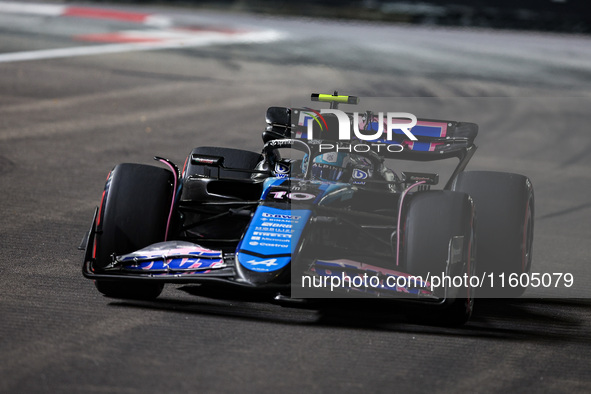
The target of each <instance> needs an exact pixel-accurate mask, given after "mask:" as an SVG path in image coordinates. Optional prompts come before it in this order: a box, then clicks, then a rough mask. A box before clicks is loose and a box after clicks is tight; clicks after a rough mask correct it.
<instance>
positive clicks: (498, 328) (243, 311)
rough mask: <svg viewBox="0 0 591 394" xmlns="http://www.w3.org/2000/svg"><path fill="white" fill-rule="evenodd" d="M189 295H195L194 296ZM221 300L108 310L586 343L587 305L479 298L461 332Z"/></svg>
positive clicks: (397, 319) (590, 316) (367, 315)
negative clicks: (161, 312) (145, 310)
mask: <svg viewBox="0 0 591 394" xmlns="http://www.w3.org/2000/svg"><path fill="white" fill-rule="evenodd" d="M192 294H193V295H195V292H192ZM225 298H226V299H221V300H220V299H219V298H216V299H212V298H206V297H203V296H197V297H195V299H194V301H193V300H187V299H177V298H167V297H162V298H159V299H157V300H155V301H127V300H121V301H119V300H117V301H115V300H114V301H113V302H111V303H110V305H111V306H113V307H120V308H144V309H150V310H159V311H165V312H170V313H185V314H193V315H206V316H218V317H223V318H230V319H240V320H252V321H258V322H262V323H270V324H282V325H305V326H310V327H316V328H320V329H321V328H337V327H338V328H339V329H354V330H370V331H374V330H375V331H391V332H406V333H417V334H427V335H448V336H464V337H481V338H491V339H501V340H508V341H513V340H514V341H531V342H553V343H556V342H565V343H573V342H575V343H577V342H581V343H583V342H584V343H589V342H591V313H590V312H591V300H578V299H575V300H573V299H527V298H523V299H480V300H477V303H476V308H475V312H474V314H473V315H472V318H471V319H470V321H469V322H468V323H467V324H465V325H464V326H462V327H439V326H430V325H424V324H418V323H415V322H413V319H412V318H410V317H409V316H408V315H407V314H405V313H404V312H402V313H400V312H398V313H396V312H394V313H393V312H391V311H392V310H393V309H394V307H395V306H393V305H394V304H392V305H390V309H389V310H387V309H385V308H384V307H383V305H381V306H380V307H372V306H369V307H363V308H345V307H340V308H339V307H336V308H330V309H328V308H324V309H322V310H310V309H300V308H284V307H281V306H278V305H272V304H268V303H258V302H256V301H260V300H257V299H248V300H237V299H235V298H234V297H225ZM253 301H255V302H253ZM367 305H369V304H366V306H367Z"/></svg>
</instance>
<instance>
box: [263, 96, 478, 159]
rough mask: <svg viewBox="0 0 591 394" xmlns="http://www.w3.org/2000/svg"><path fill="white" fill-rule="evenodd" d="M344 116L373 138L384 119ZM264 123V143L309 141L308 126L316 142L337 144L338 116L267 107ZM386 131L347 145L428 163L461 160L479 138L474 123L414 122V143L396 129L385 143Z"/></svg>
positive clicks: (431, 120) (425, 120) (372, 116)
mask: <svg viewBox="0 0 591 394" xmlns="http://www.w3.org/2000/svg"><path fill="white" fill-rule="evenodd" d="M343 113H344V114H346V115H347V117H348V120H349V127H350V128H351V129H352V127H353V122H354V121H355V119H356V120H357V123H358V124H357V127H358V130H359V131H360V132H361V133H362V134H364V135H375V134H376V133H377V131H378V130H379V126H380V125H379V122H380V121H382V122H384V120H385V117H379V115H378V114H377V113H372V112H370V111H366V112H362V113H359V114H358V115H357V117H355V116H354V113H349V112H343ZM266 120H267V129H266V130H265V132H263V140H264V141H265V142H267V141H270V140H273V139H284V138H292V139H308V131H309V130H310V128H309V126H310V124H311V128H312V131H313V136H314V138H315V139H321V140H323V141H334V142H337V141H338V140H339V134H338V130H339V124H338V119H337V116H335V115H333V114H321V113H320V111H319V110H315V109H312V108H286V107H270V108H269V109H268V110H267V116H266ZM386 129H387V128H386V125H384V127H383V130H384V133H383V134H382V135H381V136H379V137H378V138H376V139H372V140H371V141H367V140H363V141H361V140H356V139H354V140H352V141H347V142H350V143H355V142H364V143H370V144H384V145H398V146H399V149H392V150H386V149H385V150H383V151H382V152H383V156H384V157H386V158H392V159H402V160H418V161H431V160H441V159H446V158H450V157H457V158H459V159H460V160H462V159H464V158H465V157H466V156H467V155H468V154H469V152H470V151H473V150H474V149H475V148H476V146H475V145H474V139H475V138H476V136H477V135H478V125H477V124H475V123H469V122H457V121H449V120H434V119H422V118H420V119H417V123H416V125H415V126H414V127H412V128H410V129H409V131H410V132H411V133H412V135H413V136H414V137H416V141H412V140H410V139H409V138H408V136H407V135H405V134H404V133H403V131H402V130H398V129H395V130H393V133H392V138H391V139H387V138H386V132H385V130H386ZM351 135H354V134H353V133H351ZM339 142H340V143H343V142H344V141H339Z"/></svg>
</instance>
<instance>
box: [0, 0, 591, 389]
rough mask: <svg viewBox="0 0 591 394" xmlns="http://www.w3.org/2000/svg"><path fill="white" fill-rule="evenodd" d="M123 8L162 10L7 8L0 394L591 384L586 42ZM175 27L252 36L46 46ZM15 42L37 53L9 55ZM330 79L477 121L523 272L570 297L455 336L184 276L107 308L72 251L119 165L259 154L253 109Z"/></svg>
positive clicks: (553, 297)
mask: <svg viewBox="0 0 591 394" xmlns="http://www.w3.org/2000/svg"><path fill="white" fill-rule="evenodd" d="M101 7H103V8H104V7H105V5H104V4H101ZM126 10H128V11H130V12H134V13H140V14H141V13H157V14H159V15H164V16H166V18H168V19H166V20H165V23H160V24H157V26H150V25H149V24H146V23H145V20H144V19H142V20H140V21H139V22H138V21H137V20H136V21H130V20H125V18H123V19H121V18H119V19H113V18H110V19H109V18H107V19H104V18H103V19H96V18H87V17H86V18H82V17H80V15H78V16H69V17H65V16H59V15H53V16H51V15H47V14H39V15H34V14H31V13H28V14H22V13H20V14H18V13H17V14H15V13H9V14H7V13H0V19H1V23H0V37H1V40H0V70H1V71H0V190H1V191H2V193H0V207H1V208H0V392H15V393H16V392H20V393H25V392H121V393H128V392H302V391H305V392H359V391H365V392H402V391H405V392H432V391H433V392H460V391H465V392H500V391H503V392H524V391H529V392H589V391H590V390H591V372H590V369H589V365H591V362H590V361H591V358H590V353H591V313H590V311H591V309H590V306H591V303H590V301H589V299H588V297H589V293H588V290H586V288H587V287H588V286H587V283H588V281H589V280H591V276H590V275H589V264H590V263H591V261H590V257H589V256H590V254H591V253H590V252H591V250H590V246H589V239H591V225H590V223H591V203H590V202H589V197H588V196H589V192H590V191H591V187H590V185H591V176H590V175H589V168H590V166H591V158H590V155H589V150H590V149H591V137H589V131H588V126H589V120H590V118H589V115H588V108H589V105H587V104H588V103H589V102H590V101H589V100H590V96H591V39H590V38H588V37H583V36H559V35H547V34H539V33H517V32H496V31H488V30H461V29H439V28H424V27H414V26H395V25H394V26H391V25H382V24H367V23H363V22H356V23H341V22H335V21H327V20H299V19H296V18H278V17H277V18H275V17H260V16H250V15H243V14H232V13H223V12H207V11H201V10H184V9H174V8H167V9H155V8H150V9H146V8H141V7H136V8H127V9H126ZM140 19H141V18H140ZM169 22H170V23H169ZM178 26H183V27H187V26H190V27H191V29H192V31H193V32H195V31H201V32H202V31H208V32H211V31H214V32H215V31H218V32H219V31H220V30H222V31H225V33H224V34H226V35H227V36H239V35H240V34H246V33H244V32H245V31H248V32H252V31H253V30H254V31H259V32H260V31H264V32H266V33H265V34H263V35H262V36H257V37H258V38H257V40H258V41H257V42H250V43H248V42H246V43H245V42H237V41H232V40H235V39H236V37H233V38H232V39H228V37H225V38H224V39H223V40H221V39H219V37H217V36H216V37H217V38H216V40H218V41H215V40H213V41H211V40H210V41H208V40H203V39H202V37H201V38H198V39H197V38H195V37H192V38H195V39H194V40H193V41H192V42H191V44H186V45H183V44H180V45H179V43H178V42H175V43H170V42H169V43H168V44H170V45H169V46H170V48H168V49H166V48H165V49H157V48H151V49H150V50H141V51H138V50H135V49H133V48H127V49H125V48H123V49H119V50H111V51H109V50H107V51H104V50H102V49H101V50H98V51H96V54H94V55H90V54H88V55H85V56H76V54H77V53H76V52H75V51H68V50H66V51H65V52H61V53H62V55H61V56H59V57H58V56H55V52H49V54H48V52H43V51H46V50H54V49H56V48H66V49H68V48H73V47H98V46H101V45H111V44H115V43H117V42H118V43H121V40H122V39H121V36H120V35H117V37H116V38H115V41H116V42H112V41H110V42H106V41H108V40H113V39H114V38H113V36H109V37H110V38H105V36H104V34H105V33H113V32H120V31H128V30H142V31H143V30H146V29H148V30H149V29H165V30H166V29H170V28H174V27H178ZM229 31H230V32H231V33H228V32H229ZM269 31H271V32H272V34H270V35H269V34H267V33H269ZM160 33H162V32H160ZM169 33H170V32H169ZM89 34H101V35H103V36H101V37H102V41H101V40H98V39H97V36H94V41H93V40H92V39H90V38H89V37H88V36H87V37H86V39H83V38H81V36H84V35H89ZM142 34H145V32H143V33H142ZM150 34H152V33H150ZM191 34H193V33H191ZM261 37H264V38H261ZM184 39H186V37H185V38H184ZM97 40H98V41H97ZM105 40H106V41H105ZM222 41H223V42H222ZM168 44H167V45H168ZM39 51H41V52H39ZM93 51H95V49H93ZM22 52H31V53H32V52H34V53H36V55H28V56H33V58H32V59H31V60H18V56H17V57H14V55H11V56H12V57H11V56H4V55H6V54H14V53H22ZM52 53H53V55H52ZM40 54H41V55H40ZM78 54H79V53H78ZM35 57H37V58H35ZM15 59H17V60H15ZM334 89H338V90H339V91H341V92H343V93H356V94H358V95H360V96H364V95H365V96H378V97H379V96H397V97H436V98H438V99H439V100H443V101H445V102H446V103H448V102H452V103H454V101H453V100H455V98H457V97H469V98H470V99H467V100H466V99H461V100H463V101H459V102H456V103H460V104H461V107H462V108H463V109H462V111H463V112H462V111H460V112H458V114H460V115H462V116H464V119H462V120H473V119H472V118H468V115H470V114H472V115H473V118H478V119H477V120H478V121H480V122H481V123H484V124H485V125H486V127H481V133H480V136H479V137H478V139H477V142H479V146H480V149H479V151H478V153H477V154H476V157H475V159H474V161H473V168H480V169H482V168H488V169H492V170H500V171H513V172H520V173H525V174H527V175H529V176H530V177H531V179H532V180H533V183H534V186H535V188H536V204H537V206H536V230H535V244H534V271H540V272H542V271H543V272H552V271H554V272H567V271H570V272H573V273H574V275H575V281H576V282H577V284H578V287H577V289H578V290H577V292H574V293H573V292H572V291H570V292H569V291H568V289H564V288H562V289H555V290H550V291H549V292H546V293H543V292H542V293H540V297H541V296H544V297H543V298H540V297H535V296H536V294H538V293H536V290H533V292H530V291H528V294H530V295H533V296H534V297H529V298H523V299H519V300H479V301H480V302H477V304H476V309H475V313H474V316H473V318H472V320H471V321H470V322H469V323H468V324H467V325H466V326H465V327H462V328H457V329H451V328H439V327H430V326H423V325H419V324H413V323H412V322H410V321H408V320H407V319H406V318H405V317H404V316H400V315H398V314H396V313H395V311H394V310H392V311H380V312H376V311H371V312H368V313H364V314H357V313H338V314H328V315H327V314H322V313H320V312H316V311H307V310H299V309H288V308H282V307H279V306H275V305H267V304H257V303H250V302H243V301H240V300H231V301H230V300H214V299H210V298H205V297H199V296H191V295H188V294H186V293H185V292H183V291H179V290H178V289H177V287H176V286H168V287H167V288H166V289H165V291H164V293H163V295H162V296H161V297H160V298H159V299H158V300H157V301H155V302H131V301H119V300H112V299H108V298H105V297H103V296H101V295H100V294H99V293H98V292H97V291H96V290H95V289H94V286H93V285H92V283H91V282H90V281H88V280H85V279H84V278H83V277H82V275H81V272H80V268H81V262H82V253H81V252H80V251H78V250H76V247H77V246H78V244H79V243H80V240H81V238H82V235H83V234H84V232H85V231H86V230H87V227H88V226H89V225H90V220H91V215H92V212H93V209H94V207H95V206H96V205H98V203H99V200H100V194H101V192H102V188H103V184H104V179H105V177H106V174H107V172H108V171H109V170H110V169H111V168H112V167H113V166H114V165H115V164H117V163H120V162H138V163H146V164H151V158H152V156H154V155H156V154H157V155H160V156H165V157H169V158H171V159H172V160H173V161H176V162H177V163H182V161H183V160H184V157H185V155H186V154H187V153H189V151H190V149H191V148H192V147H194V146H201V145H220V146H227V147H240V148H244V149H251V150H258V149H260V146H261V141H260V132H261V131H262V130H263V127H264V111H265V109H266V107H268V106H271V105H290V103H291V101H292V100H296V99H302V98H305V97H307V95H308V94H309V93H310V92H313V91H316V92H318V91H319V92H331V91H332V90H334ZM476 97H489V98H490V97H496V99H494V100H498V101H495V102H494V103H493V104H490V103H491V101H490V100H492V99H482V98H478V99H477V98H476ZM448 99H449V100H448ZM487 100H488V101H487ZM494 100H493V101H494ZM440 102H442V101H440ZM485 105H489V106H491V107H490V108H493V109H492V110H490V111H489V110H487V109H486V108H489V107H482V106H485ZM452 107H454V106H452ZM450 111H451V110H450ZM499 114H502V115H499ZM493 115H494V116H493ZM481 126H482V124H481ZM537 291H538V292H540V291H541V290H540V289H538V290H537ZM553 291H555V292H553ZM386 312H387V313H386ZM384 315H386V316H387V317H384Z"/></svg>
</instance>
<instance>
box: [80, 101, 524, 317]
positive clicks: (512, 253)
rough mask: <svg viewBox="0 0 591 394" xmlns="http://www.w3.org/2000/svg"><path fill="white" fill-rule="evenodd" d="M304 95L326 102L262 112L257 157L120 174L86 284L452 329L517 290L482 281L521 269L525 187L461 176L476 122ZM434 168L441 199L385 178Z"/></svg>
mask: <svg viewBox="0 0 591 394" xmlns="http://www.w3.org/2000/svg"><path fill="white" fill-rule="evenodd" d="M312 101H314V102H316V103H318V105H319V106H322V105H324V106H326V105H327V104H328V105H330V108H329V109H312V108H308V107H293V108H284V107H271V108H269V109H268V110H267V116H266V121H267V128H266V130H265V131H264V132H263V141H264V145H263V148H262V152H261V153H256V152H250V151H245V150H239V149H230V148H219V147H198V148H195V149H193V150H192V152H191V153H190V154H189V156H188V157H187V159H186V161H185V164H184V167H183V170H182V171H180V170H179V168H178V167H177V166H175V165H174V164H173V163H172V162H170V161H169V160H167V159H164V158H160V157H156V158H155V159H156V160H157V161H159V162H160V163H162V164H163V165H164V166H166V167H167V168H160V167H155V166H148V165H141V164H129V163H125V164H119V165H117V166H116V167H115V168H114V169H113V170H112V171H111V172H110V174H109V175H108V178H107V182H106V185H105V188H104V192H103V195H102V200H101V203H100V206H99V207H98V208H97V209H96V210H95V214H94V218H93V220H92V226H91V228H90V231H89V232H88V233H87V234H86V237H85V239H84V241H83V246H82V248H84V249H85V250H86V252H85V258H84V264H83V274H84V276H85V277H87V278H89V279H93V280H94V283H95V285H96V288H97V289H98V290H99V292H101V293H102V294H104V295H105V296H108V297H115V298H133V299H151V298H155V297H157V296H158V295H159V294H160V293H161V291H162V289H163V286H164V284H165V283H176V284H184V285H185V287H187V286H188V287H189V288H207V287H214V288H216V289H217V290H220V291H221V292H228V293H230V292H233V293H234V292H238V293H243V294H257V297H258V298H257V300H267V301H269V302H274V303H278V304H281V305H297V306H302V305H305V306H306V307H312V308H315V307H319V305H322V307H323V308H324V307H326V306H327V305H330V304H331V302H336V300H335V299H338V300H339V302H341V303H342V302H343V299H347V298H352V299H353V298H354V299H355V301H356V302H359V301H361V302H373V301H375V302H379V303H384V304H387V305H404V306H405V307H408V306H409V305H410V307H411V309H416V310H419V311H420V312H419V316H421V317H423V318H424V321H428V322H434V323H437V324H446V325H458V324H463V323H464V322H466V321H467V320H468V319H469V317H470V315H471V313H472V309H473V304H474V297H475V296H484V297H496V296H510V297H514V296H519V295H520V294H521V293H523V291H524V290H525V288H523V287H514V288H511V289H505V288H503V289H497V288H494V286H492V285H491V284H492V280H491V281H490V284H489V281H487V278H491V279H492V278H493V277H494V276H498V275H509V274H511V273H517V274H521V273H529V272H530V270H531V260H532V242H533V224H534V223H533V222H534V219H533V218H534V195H533V188H532V184H531V182H530V180H529V179H528V178H527V177H525V176H523V175H518V174H511V173H501V172H489V171H464V170H465V168H466V165H467V164H468V161H469V160H470V158H471V157H472V155H473V154H474V152H475V150H476V145H474V139H475V137H476V135H477V133H478V126H477V125H476V124H474V123H466V122H456V121H443V120H426V119H416V117H414V115H412V114H407V113H388V114H387V116H385V117H384V115H383V113H374V112H371V111H365V112H362V113H357V112H355V113H352V112H344V111H340V110H339V109H338V105H339V103H345V104H351V105H354V104H357V103H358V102H359V100H358V99H357V98H356V97H354V96H339V95H338V94H337V93H336V92H335V94H334V95H322V94H313V95H312ZM323 102H324V103H327V104H321V103H323ZM443 159H457V160H459V161H458V163H457V165H455V168H454V169H453V171H452V173H451V176H450V178H449V180H447V181H446V182H445V183H444V184H443V186H442V187H440V188H439V189H437V188H436V185H437V184H438V183H439V175H438V174H437V173H435V172H414V171H413V172H411V171H401V172H395V171H393V170H392V169H391V167H392V168H397V169H398V168H399V165H398V164H396V163H398V162H400V163H401V162H402V161H404V162H411V163H412V162H417V163H421V164H428V162H433V161H439V160H443ZM390 162H393V163H394V166H391V165H389V163H390ZM437 163H438V162H437ZM500 290H502V293H499V291H500ZM508 290H511V291H508ZM217 294H220V293H219V292H218V293H217ZM359 299H363V300H359ZM372 300H373V301H372ZM378 300H379V301H378ZM415 306H416V308H415Z"/></svg>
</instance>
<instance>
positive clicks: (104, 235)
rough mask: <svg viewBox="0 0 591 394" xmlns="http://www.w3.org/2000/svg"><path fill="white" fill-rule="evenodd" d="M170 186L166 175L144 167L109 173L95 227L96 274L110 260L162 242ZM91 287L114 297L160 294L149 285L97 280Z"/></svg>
mask: <svg viewBox="0 0 591 394" xmlns="http://www.w3.org/2000/svg"><path fill="white" fill-rule="evenodd" d="M172 181H173V178H172V174H171V173H170V172H169V171H168V170H165V169H162V168H158V167H153V166H148V165H142V164H129V163H125V164H119V165H118V166H116V167H115V168H114V169H113V171H111V174H110V175H109V178H108V179H107V183H106V185H105V192H104V193H105V194H104V197H103V202H102V205H101V209H100V211H99V217H98V223H97V238H96V256H95V260H94V264H93V269H94V270H95V272H97V273H101V272H103V270H104V268H105V267H106V266H107V265H108V264H110V263H111V261H112V257H111V256H113V255H117V256H120V255H123V254H126V253H130V252H134V251H136V250H139V249H141V248H144V247H146V246H148V245H151V244H153V243H156V242H161V241H164V237H165V233H166V227H167V225H168V215H169V212H170V204H171V198H172ZM95 285H96V288H97V290H98V291H99V292H101V293H102V294H104V295H105V296H107V297H114V298H135V299H152V298H156V297H158V295H160V292H161V291H162V289H163V284H161V283H151V282H147V281H108V280H97V281H96V282H95Z"/></svg>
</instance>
